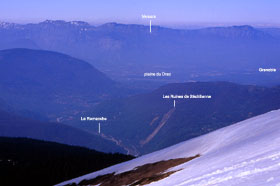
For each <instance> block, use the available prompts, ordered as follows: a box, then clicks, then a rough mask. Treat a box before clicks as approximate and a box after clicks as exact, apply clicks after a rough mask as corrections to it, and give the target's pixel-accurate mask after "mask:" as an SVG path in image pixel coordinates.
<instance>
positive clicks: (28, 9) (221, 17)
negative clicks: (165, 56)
mask: <svg viewBox="0 0 280 186" xmlns="http://www.w3.org/2000/svg"><path fill="white" fill-rule="evenodd" d="M141 14H155V15H157V19H156V20H155V21H154V22H156V23H157V24H160V25H176V24H211V23H221V24H278V25H279V24H280V0H44V1H43V0H1V1H0V21H12V22H39V21H43V20H46V19H52V20H57V19H60V20H69V21H70V20H83V21H87V22H90V23H93V24H101V23H105V22H121V23H140V24H146V20H142V19H141Z"/></svg>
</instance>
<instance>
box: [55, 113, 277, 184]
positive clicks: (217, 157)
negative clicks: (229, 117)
mask: <svg viewBox="0 0 280 186" xmlns="http://www.w3.org/2000/svg"><path fill="white" fill-rule="evenodd" d="M197 154H200V155H201V156H200V157H198V158H195V159H193V160H191V161H189V162H186V163H183V164H181V165H178V166H176V167H173V168H171V169H169V170H168V171H172V170H179V171H177V172H175V173H174V174H171V175H170V176H168V177H167V178H164V179H161V180H159V181H156V182H152V183H150V185H153V186H156V185H158V186H162V185H170V186H175V185H178V186H179V185H188V186H198V185H202V186H206V185H215V186H216V185H226V186H229V185H238V186H258V185H259V186H265V185H274V186H275V185H277V186H280V110H277V111H272V112H269V113H266V114H263V115H260V116H257V117H254V118H251V119H248V120H245V121H242V122H239V123H236V124H234V125H231V126H228V127H225V128H222V129H219V130H216V131H214V132H211V133H209V134H206V135H203V136H200V137H197V138H194V139H191V140H188V141H185V142H182V143H179V144H177V145H174V146H171V147H169V148H166V149H163V150H160V151H157V152H154V153H151V154H148V155H145V156H142V157H139V158H136V159H134V160H131V161H128V162H125V163H122V164H118V165H115V166H112V167H109V168H106V169H103V170H101V171H98V172H94V173H91V174H88V175H85V176H82V177H79V178H76V179H73V180H70V181H66V182H63V183H60V184H58V185H65V184H69V183H73V182H75V183H79V182H80V181H82V180H85V179H92V178H95V177H97V176H99V175H105V174H108V173H113V172H115V174H119V173H122V172H126V171H129V170H132V169H134V168H135V167H137V166H141V165H144V164H147V163H153V162H159V161H161V160H169V159H176V158H185V157H191V156H195V155H197Z"/></svg>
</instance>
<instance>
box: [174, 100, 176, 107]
mask: <svg viewBox="0 0 280 186" xmlns="http://www.w3.org/2000/svg"><path fill="white" fill-rule="evenodd" d="M173 105H174V108H175V107H176V101H175V100H174V103H173Z"/></svg>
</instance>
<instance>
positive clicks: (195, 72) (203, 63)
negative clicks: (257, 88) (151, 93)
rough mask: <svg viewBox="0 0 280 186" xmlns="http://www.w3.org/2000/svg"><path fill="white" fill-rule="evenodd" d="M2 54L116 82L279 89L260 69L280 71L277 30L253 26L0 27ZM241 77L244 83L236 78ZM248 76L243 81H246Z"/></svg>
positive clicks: (55, 23)
mask: <svg viewBox="0 0 280 186" xmlns="http://www.w3.org/2000/svg"><path fill="white" fill-rule="evenodd" d="M0 38H1V40H0V49H7V48H18V47H21V48H31V49H43V50H52V51H57V52H62V53H65V54H68V55H71V56H74V57H77V58H80V59H83V60H86V61H88V62H90V63H91V64H93V65H94V66H96V67H98V68H99V69H101V70H102V71H103V72H105V73H106V74H108V75H109V76H110V77H113V78H114V79H116V80H139V79H141V80H143V79H144V77H143V73H144V72H158V71H159V72H161V71H168V72H172V77H171V78H165V79H163V80H165V81H169V82H170V81H173V82H174V81H178V80H179V81H187V80H205V79H207V78H208V79H213V80H230V81H235V82H239V83H254V84H266V83H268V84H276V83H279V81H280V77H279V76H280V75H278V74H277V75H275V74H274V76H272V77H270V76H269V77H267V76H266V75H259V73H258V69H259V68H260V67H263V68H280V65H279V59H280V54H279V49H280V31H279V29H258V28H254V27H251V26H247V25H245V26H232V27H213V28H203V29H196V30H178V29H169V28H163V27H159V26H153V27H152V33H149V28H148V27H147V26H143V25H133V24H131V25H125V24H117V23H107V24H104V25H101V26H97V27H96V26H92V25H89V24H88V23H86V22H80V21H72V22H65V21H50V20H48V21H44V22H41V23H38V24H25V25H20V24H11V23H1V24H0ZM236 76H238V77H240V76H242V78H238V77H236ZM243 77H245V78H243Z"/></svg>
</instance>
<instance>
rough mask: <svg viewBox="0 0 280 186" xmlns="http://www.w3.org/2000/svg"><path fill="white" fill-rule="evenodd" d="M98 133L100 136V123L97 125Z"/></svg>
mask: <svg viewBox="0 0 280 186" xmlns="http://www.w3.org/2000/svg"><path fill="white" fill-rule="evenodd" d="M98 133H99V134H100V123H98Z"/></svg>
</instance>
